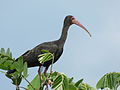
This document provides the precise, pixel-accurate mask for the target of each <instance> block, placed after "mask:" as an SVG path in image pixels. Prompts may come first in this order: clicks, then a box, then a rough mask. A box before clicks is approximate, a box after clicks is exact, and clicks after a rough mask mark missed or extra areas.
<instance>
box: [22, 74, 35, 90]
mask: <svg viewBox="0 0 120 90" xmlns="http://www.w3.org/2000/svg"><path fill="white" fill-rule="evenodd" d="M22 77H23V78H24V79H25V80H26V81H27V83H28V84H29V85H30V86H31V87H32V88H33V89H34V90H36V89H35V88H34V87H33V85H32V84H31V83H30V82H29V81H28V80H27V79H26V78H25V77H24V76H23V75H22Z"/></svg>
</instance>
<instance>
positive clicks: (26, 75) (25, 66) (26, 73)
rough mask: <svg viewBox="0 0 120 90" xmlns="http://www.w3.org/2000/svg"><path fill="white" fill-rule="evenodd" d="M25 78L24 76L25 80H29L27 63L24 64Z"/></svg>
mask: <svg viewBox="0 0 120 90" xmlns="http://www.w3.org/2000/svg"><path fill="white" fill-rule="evenodd" d="M23 76H24V78H27V77H28V68H27V62H25V63H24V67H23Z"/></svg>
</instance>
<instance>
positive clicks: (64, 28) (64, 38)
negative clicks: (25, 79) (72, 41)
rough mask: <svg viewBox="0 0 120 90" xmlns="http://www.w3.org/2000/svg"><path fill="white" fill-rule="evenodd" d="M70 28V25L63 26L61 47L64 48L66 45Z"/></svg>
mask: <svg viewBox="0 0 120 90" xmlns="http://www.w3.org/2000/svg"><path fill="white" fill-rule="evenodd" d="M69 27H70V26H69V25H66V26H63V29H62V34H61V37H60V39H59V40H58V41H59V42H60V46H61V47H63V46H64V44H65V41H66V39H67V32H68V29H69Z"/></svg>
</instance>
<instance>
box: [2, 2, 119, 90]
mask: <svg viewBox="0 0 120 90" xmlns="http://www.w3.org/2000/svg"><path fill="white" fill-rule="evenodd" d="M66 15H73V16H74V17H76V19H77V20H78V21H80V22H81V23H82V24H83V25H84V26H86V28H87V29H88V30H89V31H90V32H91V34H92V38H90V37H89V36H88V34H87V33H86V32H85V31H84V30H82V29H81V28H79V27H78V26H75V25H73V26H71V28H70V30H69V35H68V38H67V41H66V44H65V47H64V53H63V55H62V56H61V58H60V59H59V60H58V62H57V63H56V64H54V67H53V70H54V71H58V72H62V73H65V74H66V75H67V76H69V77H74V79H75V81H76V80H78V79H81V78H84V82H86V83H88V84H90V85H91V86H93V87H95V85H96V82H97V81H98V80H99V79H100V78H101V77H102V76H103V75H104V74H106V73H109V72H119V71H120V55H119V54H120V0H59V1H58V0H50V1H48V0H0V48H10V49H11V50H12V52H13V57H15V58H17V57H18V56H20V55H21V54H23V53H24V52H25V51H27V50H28V49H32V48H33V47H35V46H36V45H38V44H39V43H42V42H44V41H51V40H56V39H58V38H59V36H60V34H61V29H62V24H63V20H64V17H65V16H66ZM36 74H37V68H31V69H29V78H28V79H29V80H31V79H32V78H33V77H34V76H35V75H36ZM21 85H24V86H25V85H26V83H24V82H23V83H22V84H21ZM8 89H9V90H15V86H13V85H12V84H11V81H10V80H9V79H8V78H6V77H5V76H4V74H2V73H0V90H8Z"/></svg>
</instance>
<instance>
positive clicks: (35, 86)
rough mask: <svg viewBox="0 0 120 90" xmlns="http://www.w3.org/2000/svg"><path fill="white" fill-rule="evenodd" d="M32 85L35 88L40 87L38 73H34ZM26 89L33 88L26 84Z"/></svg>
mask: <svg viewBox="0 0 120 90" xmlns="http://www.w3.org/2000/svg"><path fill="white" fill-rule="evenodd" d="M31 84H32V86H34V88H36V89H37V90H39V88H40V78H39V75H36V77H35V78H34V79H33V80H32V81H31ZM27 89H28V90H34V89H33V88H32V87H31V85H28V86H27Z"/></svg>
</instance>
